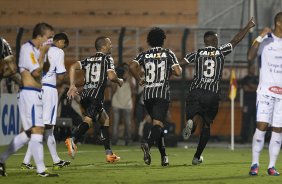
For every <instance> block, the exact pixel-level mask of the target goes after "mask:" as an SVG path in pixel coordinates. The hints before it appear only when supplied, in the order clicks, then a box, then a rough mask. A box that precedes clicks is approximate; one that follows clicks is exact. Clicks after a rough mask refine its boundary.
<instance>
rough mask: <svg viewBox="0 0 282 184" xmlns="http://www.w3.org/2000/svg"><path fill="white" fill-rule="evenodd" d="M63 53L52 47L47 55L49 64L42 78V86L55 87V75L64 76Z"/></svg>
mask: <svg viewBox="0 0 282 184" xmlns="http://www.w3.org/2000/svg"><path fill="white" fill-rule="evenodd" d="M64 57H65V53H64V51H63V50H62V49H60V48H58V47H56V46H54V45H52V46H51V47H50V48H49V50H48V53H47V58H48V61H49V63H50V67H49V70H48V72H47V73H46V74H44V76H43V78H42V84H43V85H50V86H54V87H56V84H57V82H56V75H60V74H64V73H65V72H66V68H65V63H64Z"/></svg>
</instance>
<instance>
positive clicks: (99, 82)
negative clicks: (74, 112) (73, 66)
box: [78, 52, 115, 100]
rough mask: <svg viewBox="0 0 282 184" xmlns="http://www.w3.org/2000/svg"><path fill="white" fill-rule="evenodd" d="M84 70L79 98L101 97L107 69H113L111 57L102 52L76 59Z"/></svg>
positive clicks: (102, 96)
mask: <svg viewBox="0 0 282 184" xmlns="http://www.w3.org/2000/svg"><path fill="white" fill-rule="evenodd" d="M78 62H79V63H80V65H81V69H83V70H84V86H83V91H82V95H81V99H84V98H86V97H91V98H96V99H101V100H102V99H103V98H104V90H105V87H106V82H107V76H108V75H107V71H109V70H115V67H114V61H113V58H112V57H111V56H110V55H106V54H104V53H102V52H97V53H96V54H95V55H94V56H91V57H87V58H85V59H83V60H81V61H78Z"/></svg>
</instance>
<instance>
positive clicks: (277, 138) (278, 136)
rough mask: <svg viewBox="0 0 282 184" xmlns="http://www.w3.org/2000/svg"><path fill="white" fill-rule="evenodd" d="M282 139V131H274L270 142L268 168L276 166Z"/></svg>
mask: <svg viewBox="0 0 282 184" xmlns="http://www.w3.org/2000/svg"><path fill="white" fill-rule="evenodd" d="M281 141H282V133H276V132H272V135H271V139H270V143H269V165H268V168H272V167H273V166H275V163H276V160H277V158H278V155H279V152H280V148H281Z"/></svg>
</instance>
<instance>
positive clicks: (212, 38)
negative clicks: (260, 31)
mask: <svg viewBox="0 0 282 184" xmlns="http://www.w3.org/2000/svg"><path fill="white" fill-rule="evenodd" d="M254 26H255V23H254V21H253V18H252V19H251V20H250V21H249V22H248V24H247V25H246V27H244V28H243V29H242V30H241V31H240V32H239V33H237V34H236V35H235V37H234V38H233V39H232V40H231V41H230V42H229V43H227V44H225V45H222V46H220V47H218V37H217V34H216V33H215V32H213V31H208V32H206V33H205V35H204V42H205V46H206V47H205V48H202V49H199V50H198V51H195V52H192V53H190V54H187V55H186V56H185V58H184V60H185V61H186V64H189V63H195V75H194V79H193V81H192V84H191V86H190V89H189V93H188V96H187V99H186V119H187V123H186V127H185V128H184V130H183V137H184V139H186V140H187V139H188V138H189V137H190V135H191V134H192V133H193V132H194V131H195V130H196V127H197V126H198V125H200V126H202V131H201V134H200V140H199V143H198V147H197V151H196V153H195V154H194V158H193V159H192V164H193V165H198V164H200V163H202V162H203V157H202V156H201V155H202V153H203V151H204V149H205V147H206V144H207V143H208V140H209V138H210V125H211V123H212V122H213V120H214V118H215V116H216V115H217V112H218V105H219V92H220V81H221V78H222V70H223V67H224V59H225V56H226V55H227V54H229V53H231V51H232V49H233V48H234V47H235V46H236V45H237V44H238V43H239V42H240V41H241V40H242V39H243V38H244V36H245V35H246V34H247V32H248V31H249V30H250V29H251V28H252V27H254Z"/></svg>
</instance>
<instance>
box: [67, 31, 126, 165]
mask: <svg viewBox="0 0 282 184" xmlns="http://www.w3.org/2000/svg"><path fill="white" fill-rule="evenodd" d="M95 48H96V50H97V52H96V53H95V54H94V55H93V56H90V57H87V58H85V59H83V60H81V61H77V62H76V63H74V64H73V65H72V66H71V68H70V89H69V91H68V97H69V98H70V99H72V98H74V97H75V96H77V94H78V90H77V88H76V86H75V85H76V80H75V79H76V75H75V72H76V70H84V71H85V74H84V81H85V83H84V86H83V91H82V94H81V101H80V103H81V105H82V107H83V109H84V120H83V123H81V124H80V125H79V127H78V129H77V131H76V132H75V135H74V137H72V138H67V139H66V141H65V143H66V146H67V148H68V153H69V155H70V156H71V157H72V158H74V156H75V153H76V150H77V147H76V143H77V142H78V140H79V138H80V137H81V136H83V135H84V134H85V133H86V131H87V130H88V129H89V128H90V126H91V125H92V123H93V121H98V122H100V123H101V136H102V140H103V144H104V148H105V152H106V161H107V162H115V161H118V160H119V159H120V157H118V156H117V155H115V154H114V153H113V152H112V149H111V147H110V136H109V116H108V115H107V113H106V111H105V110H104V109H103V101H104V90H105V87H106V82H107V77H108V78H109V79H110V80H111V81H112V82H115V83H117V84H118V85H119V86H122V84H123V80H122V79H119V78H118V77H117V75H116V72H115V68H114V62H113V58H112V57H111V56H110V54H111V50H112V43H111V40H110V39H109V38H107V37H104V36H102V37H98V38H97V39H96V41H95Z"/></svg>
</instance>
